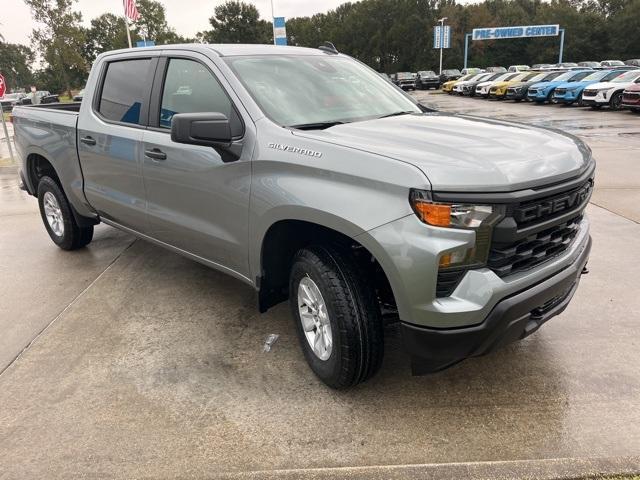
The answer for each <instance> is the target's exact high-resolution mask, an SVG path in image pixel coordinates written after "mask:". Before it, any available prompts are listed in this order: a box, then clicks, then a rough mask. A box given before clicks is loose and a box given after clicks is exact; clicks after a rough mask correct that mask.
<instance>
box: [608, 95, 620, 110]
mask: <svg viewBox="0 0 640 480" xmlns="http://www.w3.org/2000/svg"><path fill="white" fill-rule="evenodd" d="M609 108H610V109H611V110H620V109H621V108H622V92H615V93H614V94H613V95H611V100H609Z"/></svg>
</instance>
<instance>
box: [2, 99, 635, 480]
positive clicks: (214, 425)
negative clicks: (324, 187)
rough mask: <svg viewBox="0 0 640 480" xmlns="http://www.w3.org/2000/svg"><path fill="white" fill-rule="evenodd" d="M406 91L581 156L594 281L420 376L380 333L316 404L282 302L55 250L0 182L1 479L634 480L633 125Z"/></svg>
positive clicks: (9, 175)
mask: <svg viewBox="0 0 640 480" xmlns="http://www.w3.org/2000/svg"><path fill="white" fill-rule="evenodd" d="M417 95H418V96H419V97H421V98H424V101H425V102H426V103H430V104H432V105H437V106H439V107H440V108H441V109H443V110H449V111H457V112H461V113H470V114H474V115H484V116H495V117H498V118H507V119H514V120H518V121H521V122H525V123H534V124H542V125H552V126H554V127H557V128H562V129H565V130H567V131H569V132H571V133H575V134H578V135H580V136H581V137H582V138H584V139H585V140H586V141H587V142H588V143H589V145H590V146H591V147H592V149H593V150H594V154H595V156H596V158H597V159H598V174H597V175H598V177H597V185H596V191H595V193H594V196H593V200H592V205H590V207H589V209H588V211H589V215H590V218H591V222H592V234H593V237H594V246H593V250H592V254H591V260H590V262H589V268H590V271H591V273H590V274H589V275H587V276H586V277H583V280H582V282H581V285H580V288H579V289H578V292H577V294H576V296H575V298H574V300H573V302H572V303H571V305H570V306H569V308H568V309H567V310H566V312H565V313H563V314H562V315H561V316H559V317H556V318H554V319H553V320H551V321H550V322H549V323H548V324H546V325H545V326H544V327H543V328H542V329H541V330H540V331H538V332H537V333H535V334H534V335H532V336H531V337H529V338H527V339H525V340H524V341H522V342H520V343H517V344H514V345H511V346H509V347H507V348H505V349H503V350H501V351H499V352H496V353H494V354H491V355H489V356H486V357H482V358H477V359H472V360H468V361H465V362H463V363H461V364H459V365H457V366H455V367H454V368H451V369H449V370H447V371H444V372H441V373H438V374H435V375H431V376H425V377H412V376H411V375H410V372H409V368H408V359H407V358H406V356H405V355H404V353H403V352H402V350H401V349H400V348H399V347H400V342H399V337H398V332H397V331H396V329H394V328H393V327H390V328H388V329H387V332H386V337H385V340H386V346H387V348H386V356H385V361H384V365H383V368H382V370H381V372H380V373H379V375H378V376H377V377H375V378H374V379H373V380H372V381H370V382H368V383H366V384H364V385H361V386H359V387H357V388H354V389H353V390H350V391H347V392H334V391H332V390H329V389H327V388H326V387H324V386H323V385H322V384H321V383H320V382H319V381H318V380H316V379H315V378H314V376H313V375H312V374H311V372H310V370H309V369H308V368H307V366H306V363H305V361H304V358H303V356H302V353H301V352H300V349H299V347H298V345H297V340H296V337H295V330H294V325H293V323H292V320H291V318H290V316H289V310H288V306H287V305H285V304H283V305H280V306H278V307H276V308H274V309H272V310H271V311H269V312H268V313H267V314H264V315H260V314H258V313H257V312H256V309H255V303H256V300H255V296H254V293H253V291H252V290H251V289H249V288H248V287H246V286H244V285H243V284H241V283H239V282H237V281H235V280H233V279H230V278H229V277H226V276H224V275H222V274H220V273H217V272H215V271H212V270H209V269H207V268H205V267H203V266H201V265H199V264H196V263H194V262H191V261H189V260H186V259H184V258H181V257H179V256H177V255H174V254H172V253H169V252H167V251H164V250H162V249H160V248H158V247H155V246H153V245H151V244H149V243H147V242H144V241H141V240H134V239H133V238H132V237H130V236H128V235H125V234H123V233H120V232H118V231H116V230H114V229H112V228H110V227H106V226H100V227H99V228H98V229H97V230H96V235H95V240H94V241H93V243H91V244H90V245H89V247H88V248H86V249H84V250H82V251H79V252H74V253H68V252H62V251H60V250H58V249H57V248H56V247H55V246H54V245H53V244H52V243H51V242H50V240H49V239H48V237H47V235H46V233H45V230H44V228H43V227H42V225H41V220H40V217H39V214H38V212H37V204H36V201H35V199H33V198H30V197H28V196H27V195H25V194H23V193H22V192H20V191H19V190H17V188H16V187H15V185H16V180H15V176H14V171H13V169H11V168H0V275H1V276H0V279H1V282H2V283H1V285H2V295H0V370H2V371H3V372H2V374H0V479H3V480H4V479H14V478H15V479H18V478H134V477H135V478H159V477H162V478H167V477H218V476H221V477H227V476H233V477H240V478H270V477H281V478H345V477H347V478H363V479H364V478H434V479H435V478H466V477H473V478H522V477H524V476H527V477H528V478H560V477H561V478H576V477H579V476H581V475H585V474H587V473H608V474H613V473H624V472H627V473H628V472H633V471H640V355H639V353H638V352H639V349H640V287H639V286H638V275H637V265H638V258H640V240H639V238H640V225H639V224H638V222H640V166H638V160H639V159H640V115H633V114H630V113H627V112H606V111H601V112H591V111H588V110H584V109H578V108H563V107H559V106H542V107H538V106H534V105H528V104H524V105H523V104H520V105H515V104H506V103H503V102H489V101H484V100H474V99H462V98H453V97H449V96H446V95H434V94H429V95H427V94H426V93H424V92H418V93H417ZM270 333H277V334H279V335H280V337H279V339H278V341H277V342H276V343H275V344H274V346H273V349H272V351H271V352H269V353H263V352H262V343H263V341H264V339H265V337H266V336H267V335H268V334H270ZM16 357H17V359H16Z"/></svg>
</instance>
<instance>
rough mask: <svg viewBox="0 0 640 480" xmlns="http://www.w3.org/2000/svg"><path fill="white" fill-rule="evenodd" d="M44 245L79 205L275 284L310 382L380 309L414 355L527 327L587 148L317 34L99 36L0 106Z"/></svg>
mask: <svg viewBox="0 0 640 480" xmlns="http://www.w3.org/2000/svg"><path fill="white" fill-rule="evenodd" d="M14 127H15V138H16V145H17V148H18V151H19V154H20V157H21V162H22V165H21V169H20V176H21V178H22V182H23V188H24V189H25V190H26V191H27V192H29V194H31V195H33V196H35V197H37V199H38V202H39V206H40V212H41V216H42V220H43V223H44V227H45V228H46V230H47V232H48V234H49V236H50V237H51V239H52V240H53V242H55V243H56V244H57V245H58V246H59V247H61V248H62V249H66V250H72V249H77V248H82V247H84V246H85V245H87V244H88V243H89V242H90V241H91V239H92V235H93V228H94V225H96V224H97V223H99V222H104V223H106V224H108V225H111V226H113V227H116V228H119V229H122V230H125V231H127V232H130V233H132V234H134V235H137V236H138V237H140V238H143V239H145V240H147V241H151V242H154V243H156V244H158V245H161V246H163V247H166V248H168V249H170V250H172V251H174V252H176V253H178V254H181V255H185V256H187V257H189V258H191V259H194V260H196V261H198V262H201V263H203V264H205V265H208V266H211V267H213V268H216V269H218V270H221V271H222V272H225V273H227V274H229V275H231V276H233V277H235V278H237V279H239V280H241V281H242V282H245V283H246V284H247V285H249V286H251V287H252V288H254V289H255V290H256V292H257V299H258V305H259V308H260V310H261V311H265V310H266V309H268V308H270V307H272V306H274V305H276V304H278V303H280V302H283V301H286V300H289V303H290V306H291V312H292V316H293V318H294V322H295V325H296V330H297V332H298V336H299V340H300V344H301V347H302V350H303V352H304V356H305V357H306V360H307V361H308V363H309V365H310V367H311V369H312V370H313V372H315V374H316V375H317V376H318V377H319V378H320V379H322V380H323V381H324V382H325V383H326V384H328V385H330V386H332V387H334V388H344V387H348V386H350V385H354V384H356V383H358V382H361V381H364V380H366V379H367V378H369V377H371V376H372V375H373V374H374V373H375V372H376V371H377V370H378V368H379V367H380V365H381V362H382V358H383V353H384V344H385V342H384V335H383V332H384V330H383V326H384V324H385V323H388V322H398V323H399V330H400V332H401V335H402V339H403V344H404V346H405V348H406V349H407V351H408V352H409V354H410V357H411V362H412V367H413V369H414V372H416V373H425V372H430V371H435V370H439V369H443V368H446V367H448V366H450V365H453V364H455V363H456V362H459V361H461V360H463V359H465V358H468V357H472V356H476V355H481V354H484V353H487V352H489V351H492V350H494V349H495V348H497V347H499V346H501V345H504V344H506V343H509V342H512V341H515V340H517V339H521V338H523V337H525V336H527V335H529V334H531V333H532V332H534V331H535V330H536V329H537V328H538V327H540V325H542V324H543V323H544V322H545V321H547V320H548V319H549V318H551V317H553V316H554V315H557V314H558V313H560V312H561V311H562V310H564V308H565V307H566V306H567V304H568V303H569V301H570V299H571V297H572V296H573V294H574V292H575V290H576V288H577V286H578V280H579V278H580V276H581V273H582V272H583V268H584V267H585V264H586V262H587V258H588V255H589V251H590V247H591V240H590V236H589V226H588V225H589V224H588V220H587V217H586V215H585V207H586V205H587V202H588V200H589V196H590V193H591V190H592V187H593V179H594V171H595V163H594V161H593V159H592V156H591V151H590V150H589V148H588V147H587V146H586V145H585V144H584V143H583V142H582V141H580V140H579V139H577V138H575V137H573V136H570V135H568V134H565V133H563V132H560V131H556V130H550V129H545V128H539V127H530V126H526V125H523V124H520V123H509V122H504V121H498V120H491V119H483V118H478V117H474V116H465V115H456V114H449V113H440V112H434V111H429V110H428V109H427V108H425V107H422V106H421V105H420V104H419V103H417V102H416V101H415V100H414V99H412V98H411V97H410V96H409V95H407V94H405V93H403V92H402V91H401V90H400V89H398V88H397V87H396V86H393V85H392V84H390V83H389V82H387V81H385V80H384V79H383V78H381V77H380V76H379V75H378V74H377V73H376V72H375V71H373V70H371V69H370V68H368V67H367V66H365V65H363V64H362V63H360V62H358V61H357V60H354V59H352V58H350V57H348V56H345V55H342V54H339V53H338V52H336V51H335V50H332V49H327V48H324V49H317V50H316V49H305V48H298V47H284V46H266V45H264V46H260V45H173V46H162V47H155V48H138V49H129V50H120V51H113V52H107V53H104V54H101V55H100V56H99V57H98V58H97V60H96V62H95V64H94V66H93V69H92V71H91V74H90V76H89V80H88V83H87V85H86V89H85V94H84V98H83V101H82V103H81V104H58V105H36V106H29V107H16V108H15V110H14Z"/></svg>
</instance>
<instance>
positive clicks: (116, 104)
mask: <svg viewBox="0 0 640 480" xmlns="http://www.w3.org/2000/svg"><path fill="white" fill-rule="evenodd" d="M154 66H155V62H154V60H153V59H151V58H135V59H130V60H129V59H127V60H115V61H112V62H108V63H107V66H106V72H105V73H104V75H103V77H102V84H101V89H100V97H99V98H98V100H97V102H96V103H97V105H96V111H97V113H98V114H99V115H100V116H101V117H102V118H103V119H105V120H107V121H110V122H117V123H128V124H133V125H145V124H146V118H145V117H146V115H145V112H146V109H147V103H148V97H149V94H150V90H151V87H150V85H151V81H150V79H151V78H152V76H153V68H154Z"/></svg>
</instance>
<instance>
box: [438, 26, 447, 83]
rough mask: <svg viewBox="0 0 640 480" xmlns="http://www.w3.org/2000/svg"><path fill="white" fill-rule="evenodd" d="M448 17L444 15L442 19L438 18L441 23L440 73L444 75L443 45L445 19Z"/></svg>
mask: <svg viewBox="0 0 640 480" xmlns="http://www.w3.org/2000/svg"><path fill="white" fill-rule="evenodd" d="M447 18H448V17H442V18H441V19H440V20H438V23H439V24H440V75H442V47H443V46H444V21H445V20H446V19H447Z"/></svg>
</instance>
